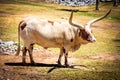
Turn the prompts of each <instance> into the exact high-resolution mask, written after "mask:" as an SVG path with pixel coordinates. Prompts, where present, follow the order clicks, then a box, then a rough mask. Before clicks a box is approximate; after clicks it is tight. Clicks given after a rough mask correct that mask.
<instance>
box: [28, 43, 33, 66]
mask: <svg viewBox="0 0 120 80" xmlns="http://www.w3.org/2000/svg"><path fill="white" fill-rule="evenodd" d="M33 45H34V44H31V45H30V46H29V49H28V53H29V56H30V62H31V64H35V62H34V59H33V55H32V52H33Z"/></svg>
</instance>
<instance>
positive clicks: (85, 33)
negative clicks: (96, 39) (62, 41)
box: [79, 30, 89, 40]
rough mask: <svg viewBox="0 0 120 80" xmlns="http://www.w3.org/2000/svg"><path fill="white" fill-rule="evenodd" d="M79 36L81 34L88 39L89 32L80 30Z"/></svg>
mask: <svg viewBox="0 0 120 80" xmlns="http://www.w3.org/2000/svg"><path fill="white" fill-rule="evenodd" d="M79 36H81V37H82V38H83V39H84V40H87V38H88V36H89V34H88V33H87V32H86V31H85V30H80V33H79Z"/></svg>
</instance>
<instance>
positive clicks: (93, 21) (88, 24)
mask: <svg viewBox="0 0 120 80" xmlns="http://www.w3.org/2000/svg"><path fill="white" fill-rule="evenodd" d="M111 10H112V9H110V10H109V11H108V12H107V13H106V14H105V15H104V16H102V17H99V18H97V19H93V20H91V21H89V22H88V23H87V25H86V27H88V28H89V27H90V26H91V25H92V24H93V23H95V22H97V21H99V20H102V19H104V18H105V17H107V15H109V14H110V12H111Z"/></svg>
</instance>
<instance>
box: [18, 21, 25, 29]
mask: <svg viewBox="0 0 120 80" xmlns="http://www.w3.org/2000/svg"><path fill="white" fill-rule="evenodd" d="M26 25H27V24H26V22H24V21H21V22H20V24H19V26H20V28H21V29H22V30H23V29H24V28H25V27H26Z"/></svg>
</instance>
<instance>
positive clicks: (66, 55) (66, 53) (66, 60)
mask: <svg viewBox="0 0 120 80" xmlns="http://www.w3.org/2000/svg"><path fill="white" fill-rule="evenodd" d="M64 56H65V66H69V64H68V51H67V50H65V51H64Z"/></svg>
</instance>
